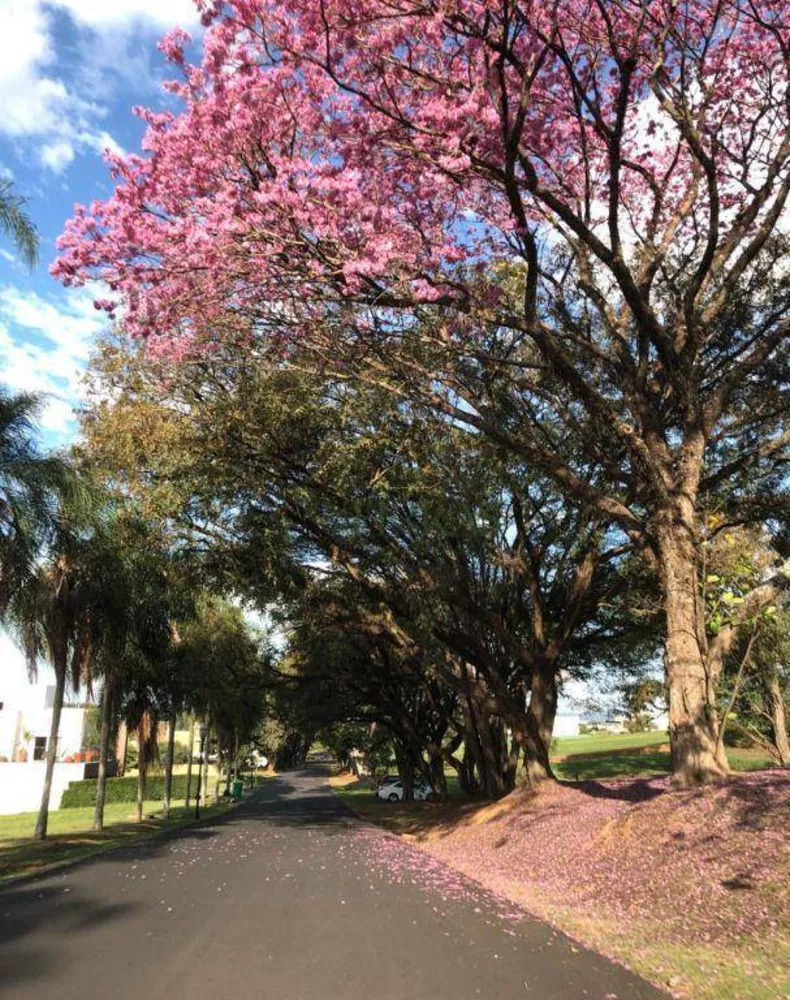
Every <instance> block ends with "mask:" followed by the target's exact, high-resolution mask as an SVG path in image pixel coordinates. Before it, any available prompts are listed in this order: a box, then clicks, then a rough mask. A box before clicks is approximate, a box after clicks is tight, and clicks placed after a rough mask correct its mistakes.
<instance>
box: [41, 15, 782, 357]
mask: <svg viewBox="0 0 790 1000" xmlns="http://www.w3.org/2000/svg"><path fill="white" fill-rule="evenodd" d="M511 6H512V5H505V4H503V3H499V2H493V0H487V2H486V0H420V2H419V3H418V2H411V0H404V2H402V3H399V4H397V5H393V4H392V3H391V2H389V0H323V2H322V3H317V2H315V0H228V2H225V3H222V2H220V0H199V2H198V7H199V9H200V11H201V13H202V17H203V23H204V24H205V25H207V29H206V32H205V37H204V42H203V59H202V63H201V64H200V65H190V64H188V63H187V62H186V60H185V55H184V47H185V44H186V42H187V36H186V35H185V34H184V33H183V32H180V31H173V32H171V33H170V34H169V35H167V36H166V38H165V39H164V41H163V42H162V44H161V49H162V51H163V52H164V53H165V54H166V56H167V57H168V59H170V60H171V62H172V63H173V65H174V66H175V67H176V68H177V70H178V71H179V74H180V77H179V79H178V80H175V81H172V82H171V83H170V84H168V86H167V89H168V90H169V91H170V92H171V93H173V94H175V95H177V96H178V97H180V99H181V101H182V108H181V110H180V111H179V112H178V113H177V114H174V115H173V114H169V113H165V114H159V113H154V112H151V111H143V110H140V111H139V112H138V113H139V114H140V115H141V117H142V118H143V119H144V120H145V121H146V123H147V125H148V131H147V134H146V136H145V140H144V143H143V151H142V152H143V155H132V156H129V157H126V158H118V157H113V158H111V169H112V173H113V176H114V178H115V180H116V188H115V191H114V193H113V195H112V196H111V197H110V198H109V199H108V200H106V201H99V202H95V203H94V204H92V205H91V206H90V207H88V208H84V207H78V208H77V209H76V211H75V215H74V218H73V219H72V220H71V221H70V222H69V224H68V226H67V228H66V231H65V233H64V234H63V236H62V237H61V239H60V242H59V249H60V256H59V259H58V260H57V262H56V263H55V265H54V267H53V273H54V274H55V275H56V276H57V277H58V278H59V279H60V280H62V281H63V282H65V283H66V284H80V283H82V282H85V281H88V280H93V279H100V280H103V281H104V282H106V283H107V284H108V285H109V287H110V289H111V290H112V293H113V295H114V296H115V298H116V300H118V301H120V302H122V303H123V305H124V307H125V315H126V323H127V325H128V328H129V330H130V331H131V332H132V333H134V334H138V335H142V336H146V337H147V336H153V337H155V338H157V339H158V341H159V342H160V343H166V342H171V343H172V345H173V347H174V350H175V351H176V352H177V353H183V352H184V351H187V350H189V349H190V345H199V344H201V343H203V342H204V341H205V340H207V339H209V340H210V339H211V338H213V337H216V336H217V334H218V331H221V330H222V329H224V328H225V327H226V326H227V325H228V324H231V326H233V325H237V324H239V323H242V324H244V325H246V327H247V328H252V329H261V330H266V331H271V330H272V329H276V328H280V329H281V330H286V331H287V333H288V335H290V334H291V333H296V334H299V335H306V334H307V333H308V332H309V330H310V329H311V327H312V326H314V322H315V318H316V317H315V312H314V311H312V306H313V305H314V304H315V303H324V304H327V303H329V304H330V305H331V304H335V303H338V302H343V301H353V302H360V301H362V302H364V303H366V304H368V305H370V306H376V305H380V306H382V307H384V308H388V309H393V308H397V307H400V306H403V307H411V306H413V305H414V304H415V303H433V302H437V301H451V300H452V299H454V298H461V299H463V300H466V299H468V297H469V296H470V295H472V296H474V295H477V294H479V293H480V290H481V283H480V282H479V280H472V279H470V277H469V276H470V275H475V274H476V273H477V272H476V270H475V268H474V266H473V265H475V264H479V263H480V262H481V261H489V260H491V259H492V258H497V257H503V256H506V255H507V256H510V255H512V254H513V253H514V252H516V253H519V252H521V251H522V250H523V244H522V238H523V234H524V233H525V232H526V229H527V228H528V227H529V228H530V229H534V230H535V231H540V230H541V229H554V230H555V232H559V233H560V234H565V233H570V234H571V236H572V235H573V232H574V230H575V231H576V232H577V233H578V232H579V231H581V229H582V228H583V229H584V230H585V231H587V232H590V233H593V234H595V235H596V236H597V237H598V238H599V241H600V248H599V256H600V258H601V260H603V261H609V260H610V259H611V258H612V256H613V255H614V254H615V253H621V254H642V255H645V254H649V253H651V252H653V250H655V248H657V247H661V246H663V245H664V244H665V243H666V242H667V241H668V242H669V243H673V242H677V243H679V245H680V244H682V241H683V239H684V238H689V239H693V238H694V234H695V232H696V227H697V224H698V222H699V218H701V217H703V216H704V217H705V218H707V217H708V216H709V214H710V211H711V204H710V197H711V196H709V194H708V193H707V189H706V185H705V183H704V176H703V173H704V172H702V171H701V168H700V163H701V162H707V161H710V163H711V164H712V169H713V170H714V171H715V172H716V175H717V177H718V179H719V182H720V184H719V188H720V191H719V193H718V194H717V198H718V201H719V202H720V204H718V205H717V209H716V211H717V212H718V214H719V225H720V227H721V229H722V232H723V234H724V237H726V227H727V225H728V220H729V221H732V220H734V219H736V218H737V217H738V215H739V213H742V212H743V211H746V210H747V206H748V205H751V204H753V202H754V192H755V190H757V189H759V186H760V184H762V183H765V181H766V177H767V175H768V173H769V172H770V164H771V163H772V162H773V159H774V157H775V155H776V153H777V149H778V147H779V146H780V145H781V143H782V142H784V141H786V139H785V136H786V133H787V128H788V121H787V104H786V99H787V91H788V61H789V57H788V49H789V48H790V29H789V28H788V10H787V5H786V4H785V3H784V2H783V0H729V2H728V3H725V4H722V3H720V2H717V0H686V2H684V3H682V4H678V3H676V2H674V0H653V2H651V3H649V4H648V3H641V2H628V3H626V2H624V0H622V2H621V0H614V2H606V3H604V2H602V0H555V2H553V3H545V2H543V0H524V2H522V3H520V4H518V5H517V7H518V12H519V13H518V16H511V15H510V14H508V13H507V11H508V10H509V9H510V7H511ZM615 147H617V150H618V151H617V154H616V157H615V154H614V153H613V150H614V149H615ZM690 196H691V197H693V198H695V199H696V202H697V204H698V210H695V213H692V214H691V215H690V216H688V217H687V218H686V219H685V221H684V222H683V224H682V225H679V224H678V221H677V217H676V214H677V211H678V208H679V206H681V205H682V204H683V203H684V202H685V201H686V200H687V199H688V198H689V197H690ZM613 198H616V210H615V222H616V224H615V227H614V229H613V228H612V226H613V223H612V211H611V206H612V199H613ZM765 204H767V202H766V203H764V204H763V205H762V206H759V205H758V207H757V210H756V211H755V214H754V219H753V223H754V225H755V226H757V225H759V224H760V223H761V222H762V221H763V220H764V211H763V210H764V209H765ZM615 244H620V245H619V246H618V245H615ZM542 245H544V246H545V247H546V251H545V252H546V253H550V252H551V241H545V243H544V244H542ZM722 245H723V246H725V247H726V239H723V242H722ZM736 251H737V248H736V247H729V248H727V249H726V252H727V253H731V254H734V253H736ZM482 294H486V292H485V288H483V289H482ZM111 305H112V303H110V301H109V300H108V301H107V302H106V303H104V307H105V308H107V309H108V310H109V309H110V307H111Z"/></svg>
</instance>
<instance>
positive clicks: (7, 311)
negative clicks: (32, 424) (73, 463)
mask: <svg viewBox="0 0 790 1000" xmlns="http://www.w3.org/2000/svg"><path fill="white" fill-rule="evenodd" d="M94 295H95V289H90V288H83V289H68V290H66V291H65V292H64V293H62V294H61V295H60V296H59V298H58V300H57V301H56V302H55V301H50V300H48V299H45V298H43V297H42V296H40V295H37V294H36V293H34V292H24V291H22V290H20V289H19V288H16V287H14V286H13V285H5V286H2V287H0V381H2V382H3V383H5V384H6V385H8V386H10V387H11V388H12V389H14V390H17V391H23V390H24V391H28V392H37V393H42V394H45V395H46V400H45V403H44V408H43V410H42V414H41V426H42V427H43V429H44V430H46V431H49V432H51V433H54V434H56V435H59V436H61V437H62V438H63V439H64V440H65V439H66V438H67V437H68V436H70V435H71V434H72V433H73V430H74V419H73V413H72V410H73V407H74V406H75V405H76V402H77V400H78V398H79V396H80V395H81V380H82V373H83V371H84V368H85V362H86V360H87V358H88V355H89V353H90V350H91V346H92V344H93V342H94V341H95V339H96V337H97V336H98V335H99V334H100V333H101V331H102V330H103V329H104V328H105V326H106V323H107V319H106V316H105V315H104V314H103V313H100V312H98V311H97V310H96V309H95V308H94V306H93V299H94ZM12 331H13V334H12ZM31 335H34V336H35V339H33V338H32V337H31Z"/></svg>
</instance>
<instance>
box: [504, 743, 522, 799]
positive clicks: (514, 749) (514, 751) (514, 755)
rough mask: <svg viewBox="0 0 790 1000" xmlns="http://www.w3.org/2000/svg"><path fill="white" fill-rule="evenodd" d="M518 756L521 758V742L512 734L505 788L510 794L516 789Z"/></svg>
mask: <svg viewBox="0 0 790 1000" xmlns="http://www.w3.org/2000/svg"><path fill="white" fill-rule="evenodd" d="M520 756H521V741H520V740H519V738H518V737H517V736H516V735H515V733H514V734H513V735H512V737H511V739H510V750H509V753H508V758H507V787H508V789H509V791H511V792H512V791H513V789H514V788H515V787H516V778H517V776H518V760H519V757H520Z"/></svg>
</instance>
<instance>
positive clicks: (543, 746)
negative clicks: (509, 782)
mask: <svg viewBox="0 0 790 1000" xmlns="http://www.w3.org/2000/svg"><path fill="white" fill-rule="evenodd" d="M556 716H557V670H556V664H555V663H554V661H553V660H550V659H548V658H547V657H541V658H539V659H538V660H537V662H536V663H535V666H534V667H533V670H532V684H531V686H530V693H529V705H528V706H527V717H526V732H525V733H524V735H523V737H522V743H523V746H524V776H525V780H526V783H527V784H528V785H529V786H530V787H532V788H537V786H538V785H540V784H541V782H543V781H548V780H550V779H552V778H553V777H554V772H553V771H552V769H551V759H550V758H551V740H552V734H553V732H554V720H555V718H556Z"/></svg>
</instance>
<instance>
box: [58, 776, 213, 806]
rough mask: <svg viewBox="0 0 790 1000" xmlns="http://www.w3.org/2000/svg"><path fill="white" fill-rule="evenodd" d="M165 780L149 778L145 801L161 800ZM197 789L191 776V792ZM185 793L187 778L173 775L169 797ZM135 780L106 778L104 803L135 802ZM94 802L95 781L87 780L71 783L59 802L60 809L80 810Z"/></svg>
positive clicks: (146, 785)
mask: <svg viewBox="0 0 790 1000" xmlns="http://www.w3.org/2000/svg"><path fill="white" fill-rule="evenodd" d="M164 784H165V779H164V777H162V776H155V777H149V778H148V780H147V781H146V783H145V797H146V799H161V798H162V793H163V792H164ZM196 788H197V776H196V775H193V776H192V792H193V793H194V791H195V789H196ZM186 792H187V776H186V775H185V774H174V775H173V788H172V791H171V793H170V794H171V796H172V798H174V799H183V798H184V797H185V796H186ZM136 801H137V778H136V777H132V778H108V779H107V782H106V790H105V802H136ZM95 802H96V779H95V778H87V779H84V780H83V781H72V782H70V783H69V787H68V788H67V789H66V791H65V792H64V793H63V796H62V797H61V800H60V808H61V809H80V808H83V807H85V806H92V805H94V804H95Z"/></svg>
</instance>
